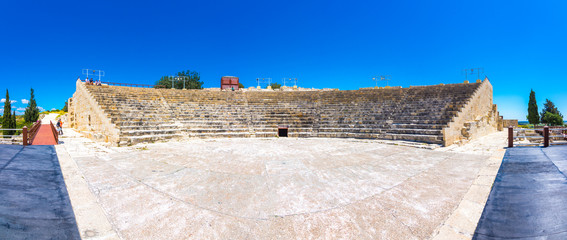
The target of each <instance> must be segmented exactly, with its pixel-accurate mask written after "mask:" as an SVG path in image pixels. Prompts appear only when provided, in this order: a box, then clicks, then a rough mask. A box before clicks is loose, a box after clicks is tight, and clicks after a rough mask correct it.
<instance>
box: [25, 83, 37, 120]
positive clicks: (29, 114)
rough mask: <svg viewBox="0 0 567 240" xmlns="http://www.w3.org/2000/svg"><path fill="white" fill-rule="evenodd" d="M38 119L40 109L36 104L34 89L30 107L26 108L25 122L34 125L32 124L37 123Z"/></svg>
mask: <svg viewBox="0 0 567 240" xmlns="http://www.w3.org/2000/svg"><path fill="white" fill-rule="evenodd" d="M38 118H39V108H38V107H37V103H36V102H35V96H34V95H33V88H32V89H31V96H30V102H29V103H28V107H26V111H25V112H24V120H25V121H26V122H27V123H32V122H36V121H37V119H38Z"/></svg>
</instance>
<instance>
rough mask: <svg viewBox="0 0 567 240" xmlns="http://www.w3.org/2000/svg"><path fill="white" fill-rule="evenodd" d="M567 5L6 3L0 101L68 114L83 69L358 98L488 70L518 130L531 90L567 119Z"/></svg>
mask: <svg viewBox="0 0 567 240" xmlns="http://www.w3.org/2000/svg"><path fill="white" fill-rule="evenodd" d="M565 13H567V2H565V1H404V0H400V1H136V2H128V1H92V2H91V1H68V2H65V1H3V2H2V3H0V34H1V35H0V90H1V92H0V98H3V97H4V94H5V89H6V88H7V89H9V90H10V97H11V99H13V100H16V101H18V102H15V103H14V104H13V105H14V106H15V107H16V108H18V107H19V108H23V107H25V106H26V105H25V104H22V99H29V89H30V88H31V87H33V88H34V89H35V95H36V98H37V101H38V105H39V106H41V107H43V108H45V109H51V108H58V109H59V108H61V107H62V106H63V103H64V102H65V100H66V99H67V98H69V97H71V96H72V94H73V92H74V91H75V80H76V78H77V77H78V76H80V75H81V69H83V68H89V69H102V70H104V71H105V72H106V77H105V79H103V80H106V81H112V82H127V83H144V84H152V83H154V82H155V81H156V80H158V79H159V78H160V77H161V76H163V75H170V74H175V73H176V72H178V71H182V70H193V71H198V72H200V73H201V80H202V81H204V83H205V85H204V86H205V87H218V86H219V82H220V77H221V76H223V75H234V76H238V77H240V80H241V82H242V83H244V85H245V86H252V85H255V84H256V82H255V79H256V78H258V77H271V78H272V79H274V80H275V81H278V82H281V78H284V77H296V78H298V79H299V82H298V85H299V86H301V87H315V88H340V89H345V90H346V89H358V88H360V87H370V86H374V82H373V81H372V79H371V78H372V76H375V75H382V74H388V75H391V76H392V81H390V85H395V86H403V87H408V86H410V85H431V84H439V83H458V82H462V81H463V80H464V78H465V76H464V75H463V74H462V72H461V71H462V69H464V68H473V67H482V68H484V71H485V74H486V75H487V76H488V78H489V79H490V80H491V82H492V84H493V87H494V102H495V103H496V104H498V107H499V110H500V114H501V115H503V116H504V117H505V118H516V119H520V120H524V119H525V116H526V114H527V102H528V95H529V92H530V89H532V88H533V89H534V90H535V91H536V96H537V100H538V105H539V107H540V109H541V107H542V105H543V102H544V101H545V99H546V98H549V99H550V100H552V101H553V102H555V104H556V105H557V106H558V108H559V110H560V111H562V113H563V114H564V115H567V114H566V113H567V97H566V94H567V83H566V82H567V72H566V71H565V70H566V69H567V47H566V46H567V45H566V43H567V17H566V16H567V14H565Z"/></svg>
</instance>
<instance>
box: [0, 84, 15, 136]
mask: <svg viewBox="0 0 567 240" xmlns="http://www.w3.org/2000/svg"><path fill="white" fill-rule="evenodd" d="M11 110H12V103H11V102H10V94H9V93H8V89H6V102H4V115H2V128H12V111H11ZM2 134H3V135H12V134H14V131H12V130H3V132H2Z"/></svg>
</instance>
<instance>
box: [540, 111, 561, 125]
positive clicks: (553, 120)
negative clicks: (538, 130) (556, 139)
mask: <svg viewBox="0 0 567 240" xmlns="http://www.w3.org/2000/svg"><path fill="white" fill-rule="evenodd" d="M542 122H544V123H547V124H549V125H559V126H561V125H563V116H561V115H560V114H555V113H551V112H546V113H545V115H543V119H542Z"/></svg>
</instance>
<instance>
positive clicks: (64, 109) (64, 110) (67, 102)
mask: <svg viewBox="0 0 567 240" xmlns="http://www.w3.org/2000/svg"><path fill="white" fill-rule="evenodd" d="M61 110H63V112H68V111H69V100H67V101H65V106H63V109H61Z"/></svg>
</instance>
